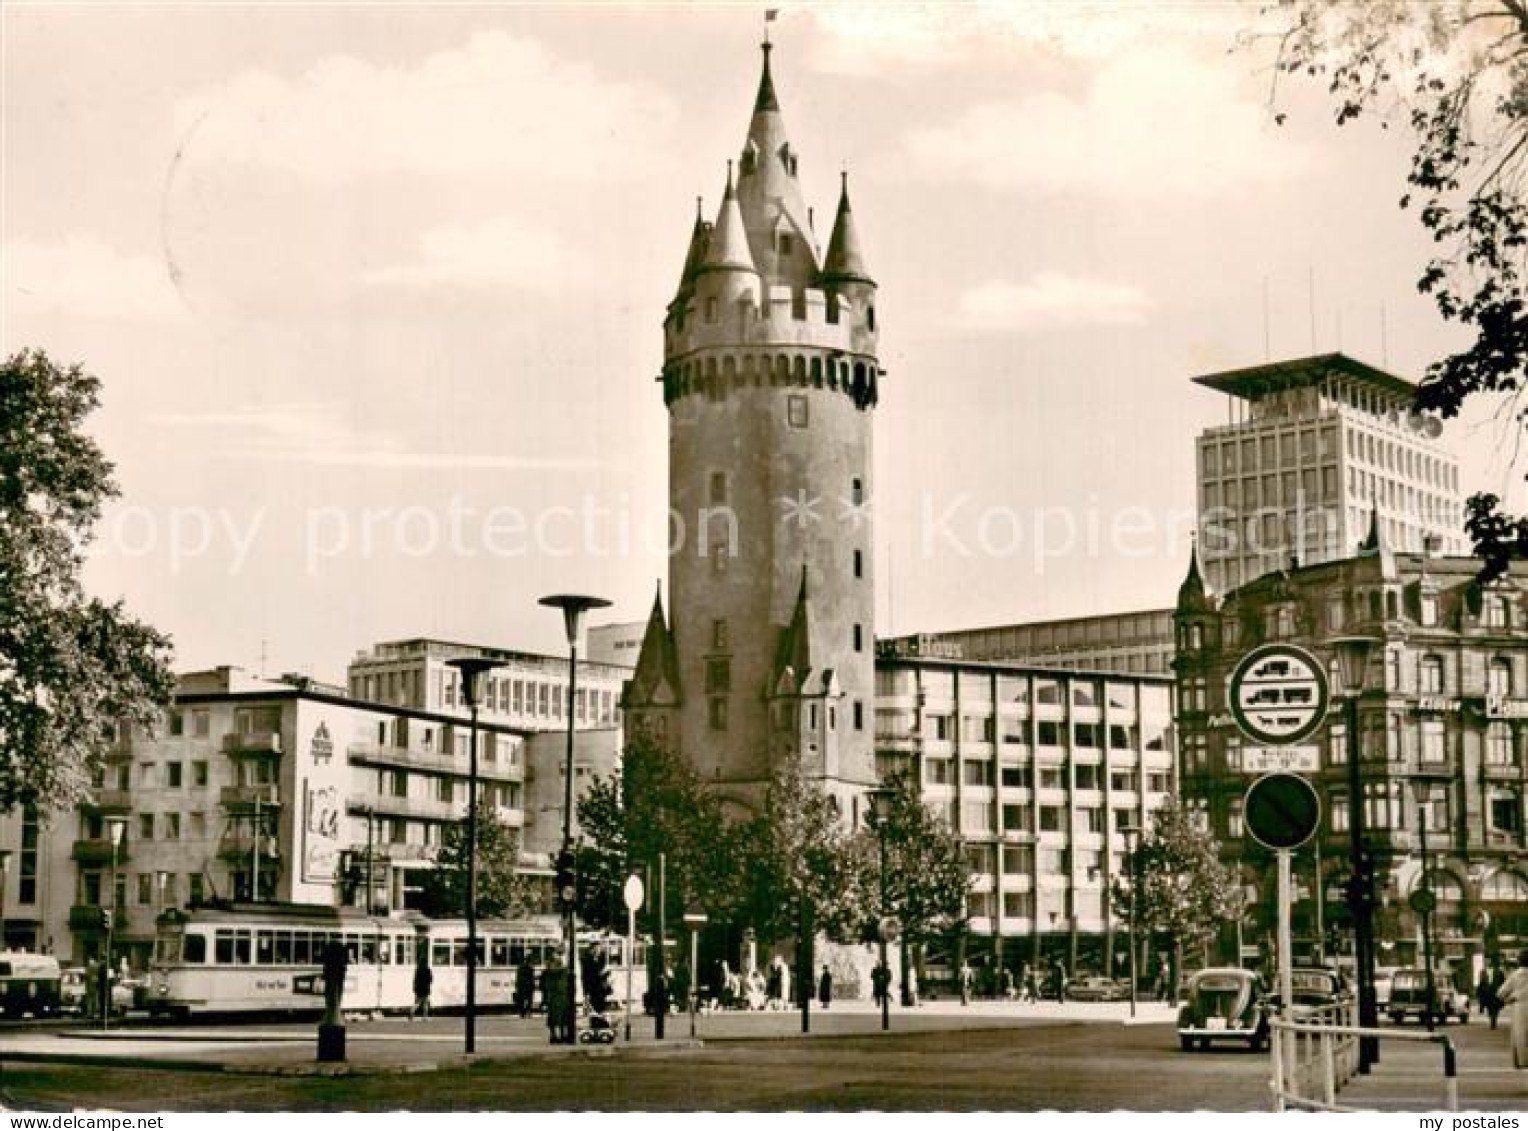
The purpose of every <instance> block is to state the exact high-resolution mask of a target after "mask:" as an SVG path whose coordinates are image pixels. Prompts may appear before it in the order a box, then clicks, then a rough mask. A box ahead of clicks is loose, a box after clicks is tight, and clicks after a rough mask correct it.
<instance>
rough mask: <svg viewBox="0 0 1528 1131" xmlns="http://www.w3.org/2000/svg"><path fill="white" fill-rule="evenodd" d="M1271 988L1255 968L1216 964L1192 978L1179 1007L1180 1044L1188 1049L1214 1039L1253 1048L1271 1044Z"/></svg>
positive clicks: (1202, 1045) (1208, 1044) (1203, 1044)
mask: <svg viewBox="0 0 1528 1131" xmlns="http://www.w3.org/2000/svg"><path fill="white" fill-rule="evenodd" d="M1266 992H1267V987H1266V986H1265V985H1264V983H1263V979H1262V978H1261V977H1260V976H1259V975H1258V974H1256V973H1254V972H1253V971H1251V970H1243V969H1241V968H1240V967H1236V966H1215V967H1210V968H1209V969H1206V970H1200V971H1199V972H1198V973H1196V974H1194V976H1193V977H1191V978H1190V979H1189V980H1188V984H1187V986H1186V988H1185V990H1184V1001H1183V1004H1182V1005H1181V1006H1179V1008H1178V1044H1179V1046H1180V1047H1181V1048H1182V1049H1183V1051H1184V1052H1189V1051H1191V1050H1192V1049H1194V1048H1195V1047H1196V1046H1197V1047H1198V1048H1201V1049H1207V1048H1209V1047H1210V1042H1211V1041H1245V1042H1246V1043H1247V1046H1248V1047H1249V1048H1251V1049H1254V1050H1256V1049H1260V1048H1263V1047H1264V1046H1265V1045H1266V1044H1267V1043H1268V1016H1267V1013H1266V1011H1265V1009H1264V1005H1263V999H1264V995H1265V994H1266Z"/></svg>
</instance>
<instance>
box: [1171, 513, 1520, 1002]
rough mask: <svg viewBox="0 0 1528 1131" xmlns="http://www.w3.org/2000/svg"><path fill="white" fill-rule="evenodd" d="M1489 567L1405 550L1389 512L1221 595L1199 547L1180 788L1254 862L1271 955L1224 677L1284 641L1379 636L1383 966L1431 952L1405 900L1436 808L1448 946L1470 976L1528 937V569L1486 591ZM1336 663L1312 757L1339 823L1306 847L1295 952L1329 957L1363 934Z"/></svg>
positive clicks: (1375, 788)
mask: <svg viewBox="0 0 1528 1131" xmlns="http://www.w3.org/2000/svg"><path fill="white" fill-rule="evenodd" d="M1479 570H1480V562H1479V560H1477V559H1474V558H1459V557H1441V556H1436V555H1434V554H1432V553H1427V552H1424V553H1420V554H1401V553H1392V552H1391V551H1390V550H1389V549H1388V547H1387V544H1386V540H1385V537H1384V533H1383V527H1382V526H1380V527H1378V528H1377V529H1376V530H1375V531H1374V532H1373V534H1372V535H1371V538H1370V539H1369V540H1368V541H1367V543H1366V546H1365V549H1364V550H1363V551H1362V552H1360V553H1359V555H1358V556H1356V557H1349V558H1346V559H1343V560H1339V561H1332V562H1325V563H1322V564H1317V565H1309V566H1303V567H1300V568H1298V569H1290V570H1280V571H1276V572H1273V573H1270V574H1266V575H1265V576H1263V577H1261V578H1259V579H1257V580H1256V581H1253V582H1251V583H1250V584H1247V585H1244V586H1242V587H1241V588H1239V589H1237V590H1234V591H1233V592H1232V593H1230V594H1229V595H1228V596H1227V597H1226V598H1225V599H1224V600H1223V601H1221V602H1217V601H1216V600H1214V599H1213V598H1211V597H1210V596H1209V595H1207V593H1206V592H1205V587H1204V582H1203V579H1202V577H1201V576H1200V574H1199V571H1198V568H1197V562H1196V563H1194V565H1193V567H1192V568H1191V569H1190V572H1189V575H1188V578H1187V579H1186V580H1185V582H1184V584H1183V586H1182V589H1181V591H1180V593H1179V597H1178V604H1177V614H1176V620H1177V633H1178V639H1177V643H1178V657H1177V676H1178V702H1179V715H1178V728H1179V753H1180V758H1181V769H1182V792H1183V797H1184V803H1185V805H1187V806H1188V807H1189V808H1190V809H1191V810H1193V811H1195V812H1196V813H1197V814H1198V818H1199V820H1200V821H1201V822H1202V823H1203V825H1204V826H1205V827H1208V828H1209V829H1211V830H1213V831H1214V833H1215V834H1216V836H1217V837H1219V838H1220V840H1221V841H1222V844H1223V846H1224V853H1225V856H1226V858H1227V859H1228V860H1230V861H1234V862H1235V863H1237V864H1238V866H1239V867H1240V868H1241V871H1242V876H1243V882H1244V883H1245V885H1246V888H1247V891H1248V894H1249V897H1250V906H1249V914H1248V916H1247V918H1246V920H1245V921H1244V923H1243V924H1242V926H1241V931H1242V936H1243V937H1242V945H1245V946H1247V947H1249V948H1252V947H1261V948H1262V952H1263V953H1264V954H1265V955H1266V954H1267V953H1268V944H1269V942H1270V938H1271V936H1270V932H1271V931H1272V929H1273V923H1274V920H1273V892H1274V884H1275V877H1274V873H1273V862H1272V860H1271V859H1270V854H1269V853H1267V852H1266V851H1265V850H1262V849H1260V848H1259V847H1258V846H1257V845H1256V843H1255V842H1254V841H1252V840H1251V839H1250V838H1249V837H1248V836H1247V835H1246V830H1245V827H1244V823H1243V813H1242V805H1243V797H1244V795H1245V793H1246V790H1247V787H1248V785H1249V784H1250V783H1251V781H1252V780H1253V778H1254V777H1255V776H1256V774H1257V772H1258V770H1257V768H1256V767H1257V765H1258V764H1259V760H1260V759H1261V755H1260V754H1258V753H1257V751H1256V748H1255V747H1253V746H1252V745H1250V744H1249V742H1248V741H1246V740H1244V739H1243V738H1242V737H1241V734H1240V732H1239V730H1238V728H1237V726H1236V724H1235V722H1234V719H1233V717H1232V715H1231V714H1230V712H1229V710H1228V706H1227V701H1226V685H1227V680H1228V678H1229V676H1230V674H1231V672H1232V671H1233V670H1234V668H1235V665H1236V664H1237V663H1238V661H1239V660H1240V659H1241V658H1242V656H1244V655H1245V654H1246V653H1247V652H1248V651H1249V650H1250V649H1252V648H1254V647H1256V646H1257V645H1260V644H1263V643H1266V642H1270V641H1280V642H1287V643H1290V644H1294V645H1297V646H1299V647H1302V648H1304V649H1306V650H1308V651H1309V652H1310V653H1312V654H1313V655H1314V656H1315V657H1316V658H1317V659H1318V660H1319V661H1320V662H1321V663H1323V664H1334V663H1335V658H1336V655H1337V645H1338V642H1339V641H1342V640H1344V639H1351V638H1359V639H1367V640H1368V641H1369V642H1370V643H1369V650H1368V664H1367V670H1366V675H1365V678H1364V681H1363V685H1362V688H1361V690H1360V692H1359V707H1358V710H1359V716H1358V717H1359V724H1358V734H1359V738H1360V746H1361V755H1360V760H1359V770H1360V788H1361V790H1362V797H1361V798H1360V799H1359V800H1360V803H1361V806H1362V811H1363V820H1364V826H1365V829H1366V837H1367V843H1368V846H1369V851H1370V854H1371V855H1372V857H1373V859H1374V866H1375V872H1376V881H1375V886H1376V891H1377V893H1378V907H1379V910H1378V913H1377V937H1378V946H1379V950H1378V957H1379V963H1380V964H1381V965H1399V964H1410V963H1412V962H1414V961H1416V960H1417V959H1418V956H1419V953H1420V950H1419V946H1418V944H1419V941H1420V938H1421V923H1420V920H1419V917H1418V916H1417V915H1416V914H1414V913H1413V912H1412V911H1411V910H1410V908H1409V905H1408V898H1409V896H1410V894H1411V893H1412V892H1414V891H1415V890H1417V888H1418V887H1419V885H1420V884H1421V882H1422V876H1423V868H1424V864H1423V861H1422V859H1421V837H1420V829H1421V821H1422V817H1421V813H1422V812H1423V811H1425V814H1426V816H1425V821H1426V828H1427V837H1428V849H1429V857H1430V859H1429V860H1428V861H1427V862H1426V865H1425V867H1426V874H1427V876H1428V878H1429V880H1428V883H1429V886H1430V887H1431V888H1432V890H1433V892H1434V894H1435V895H1436V897H1437V899H1438V908H1437V912H1436V915H1435V928H1434V937H1435V939H1436V940H1438V942H1439V953H1441V954H1442V955H1443V956H1445V957H1446V958H1448V959H1449V960H1451V961H1452V962H1453V963H1454V965H1455V967H1456V968H1462V969H1463V970H1464V971H1465V972H1466V973H1467V972H1468V969H1469V966H1470V964H1471V963H1474V962H1478V961H1479V960H1480V959H1481V958H1482V957H1483V956H1484V955H1485V954H1487V953H1494V952H1497V951H1508V950H1510V951H1512V952H1515V951H1516V950H1517V949H1518V948H1519V947H1521V946H1524V945H1528V839H1525V826H1524V809H1523V803H1524V797H1525V793H1528V760H1525V753H1528V750H1525V746H1528V586H1525V580H1528V573H1525V572H1524V571H1522V570H1519V569H1516V568H1514V570H1513V572H1512V574H1511V575H1510V576H1509V577H1507V578H1505V579H1503V580H1501V581H1498V582H1496V583H1493V584H1491V585H1484V586H1483V585H1481V584H1480V583H1479V581H1478V580H1477V577H1478V574H1479ZM1332 671H1333V676H1332V680H1331V682H1332V685H1333V687H1334V689H1335V690H1336V692H1337V694H1335V695H1334V702H1333V709H1332V713H1331V714H1330V715H1329V716H1328V719H1327V720H1326V721H1325V722H1324V723H1323V724H1322V726H1321V728H1320V729H1319V730H1318V731H1317V732H1316V734H1315V735H1314V736H1312V737H1311V738H1310V739H1308V740H1307V745H1306V749H1305V750H1304V751H1303V752H1302V756H1303V757H1305V758H1306V760H1307V761H1308V763H1309V764H1310V765H1311V766H1312V767H1314V768H1312V769H1310V770H1309V777H1310V779H1311V781H1312V783H1313V784H1314V785H1315V786H1316V788H1317V791H1318V793H1319V795H1320V797H1321V801H1322V806H1323V819H1322V825H1321V829H1320V832H1319V833H1318V835H1317V836H1316V837H1315V838H1314V839H1313V841H1312V843H1311V844H1310V845H1309V846H1308V847H1306V848H1304V849H1302V850H1300V852H1299V853H1298V854H1297V857H1296V861H1295V864H1296V874H1297V877H1298V885H1297V893H1296V894H1297V901H1296V903H1295V906H1294V927H1295V932H1296V947H1297V951H1298V952H1300V953H1301V954H1303V955H1305V956H1314V955H1315V954H1318V953H1324V956H1325V957H1327V958H1331V957H1332V956H1333V953H1334V948H1335V949H1336V950H1337V951H1342V952H1346V947H1347V943H1346V939H1347V937H1348V935H1347V932H1346V930H1345V928H1346V926H1347V925H1348V923H1349V922H1350V920H1349V913H1348V909H1347V906H1346V904H1345V901H1344V895H1343V892H1344V881H1345V880H1346V878H1347V877H1348V875H1349V874H1350V871H1351V859H1350V845H1349V838H1350V832H1349V830H1350V828H1351V826H1350V824H1349V817H1350V813H1351V809H1350V805H1351V803H1352V801H1353V798H1352V795H1351V793H1350V791H1349V773H1350V762H1349V759H1348V747H1347V734H1346V728H1345V722H1344V720H1345V706H1344V704H1343V702H1342V695H1343V694H1345V693H1346V692H1347V690H1348V689H1347V688H1345V687H1344V686H1343V683H1342V678H1341V676H1340V674H1338V671H1337V669H1336V667H1335V666H1334V667H1333V668H1332ZM1223 941H1224V942H1225V943H1226V949H1227V951H1228V952H1229V950H1230V946H1231V945H1232V944H1231V943H1230V940H1229V939H1227V940H1223ZM1460 976H1461V979H1462V978H1463V977H1464V976H1465V975H1464V974H1461V975H1460Z"/></svg>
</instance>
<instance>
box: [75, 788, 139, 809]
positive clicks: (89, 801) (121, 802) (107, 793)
mask: <svg viewBox="0 0 1528 1131" xmlns="http://www.w3.org/2000/svg"><path fill="white" fill-rule="evenodd" d="M80 808H82V809H89V810H91V811H92V812H95V813H102V814H106V813H111V814H121V813H128V812H131V811H132V808H133V791H132V790H130V789H93V790H91V791H90V796H89V797H87V798H85V799H84V800H83V801H81V802H80Z"/></svg>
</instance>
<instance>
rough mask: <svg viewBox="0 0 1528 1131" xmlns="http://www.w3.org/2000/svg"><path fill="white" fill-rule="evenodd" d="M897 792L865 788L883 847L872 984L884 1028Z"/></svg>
mask: <svg viewBox="0 0 1528 1131" xmlns="http://www.w3.org/2000/svg"><path fill="white" fill-rule="evenodd" d="M894 797H895V791H893V790H890V789H887V788H885V787H884V786H882V787H881V788H879V789H868V790H866V791H865V799H866V800H867V801H868V802H869V803H870V820H871V823H872V824H873V825H874V826H875V839H876V841H877V842H878V843H879V845H880V849H881V921H880V923H878V924H877V925H876V932H875V933H876V937H877V938H878V939H879V940H880V944H881V965H880V968H879V970H877V972H876V977H875V978H874V979H872V984H873V985H874V986H875V988H876V992H877V993H878V994H879V995H880V998H881V1029H882V1031H883V1032H884V1031H885V1030H887V1029H890V1028H891V968H890V967H889V966H888V965H887V964H886V932H887V929H888V928H889V927H890V925H891V912H890V910H889V909H888V908H887V906H886V833H887V830H888V827H889V826H890V824H891V806H892V800H893V798H894Z"/></svg>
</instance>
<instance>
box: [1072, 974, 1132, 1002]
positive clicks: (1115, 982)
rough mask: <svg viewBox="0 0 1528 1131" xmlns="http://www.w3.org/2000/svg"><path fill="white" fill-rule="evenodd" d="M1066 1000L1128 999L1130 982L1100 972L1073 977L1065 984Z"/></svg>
mask: <svg viewBox="0 0 1528 1131" xmlns="http://www.w3.org/2000/svg"><path fill="white" fill-rule="evenodd" d="M1066 1000H1067V1001H1129V1000H1130V983H1129V982H1124V981H1121V980H1119V979H1117V978H1105V977H1104V976H1103V975H1101V974H1089V975H1087V976H1085V977H1082V978H1073V979H1072V980H1071V981H1070V982H1068V983H1067V984H1066Z"/></svg>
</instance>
